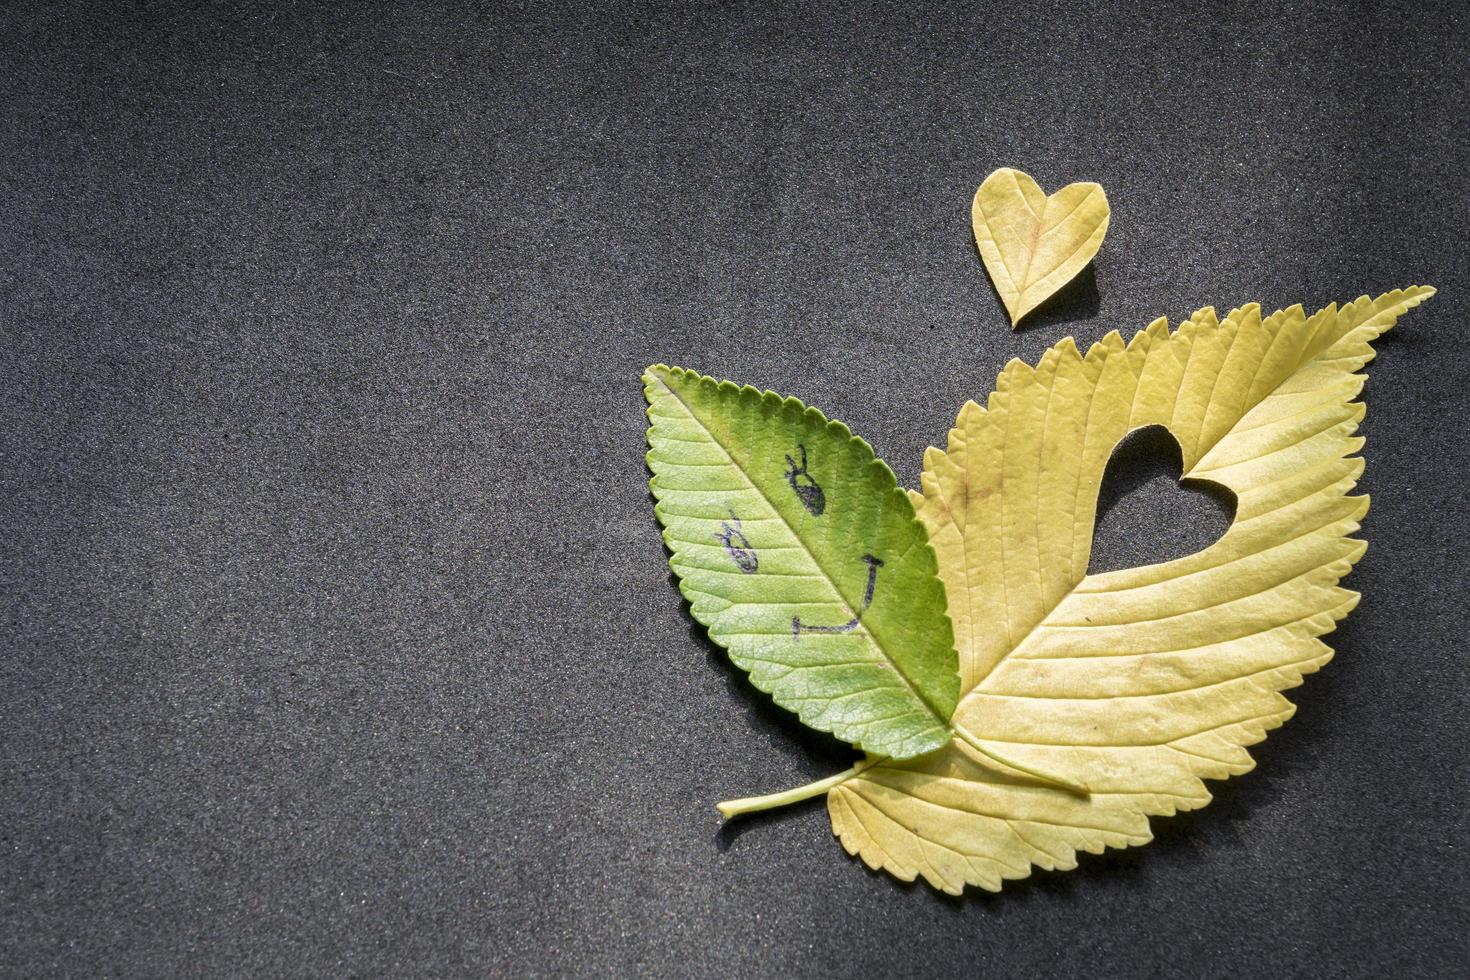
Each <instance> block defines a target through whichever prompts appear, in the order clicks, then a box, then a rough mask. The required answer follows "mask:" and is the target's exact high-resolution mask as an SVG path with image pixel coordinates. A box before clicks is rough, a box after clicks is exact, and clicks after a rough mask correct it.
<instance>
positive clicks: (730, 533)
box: [715, 510, 761, 575]
mask: <svg viewBox="0 0 1470 980" xmlns="http://www.w3.org/2000/svg"><path fill="white" fill-rule="evenodd" d="M731 522H734V523H733V525H732V523H731ZM720 527H721V528H722V530H721V531H719V532H718V533H716V534H715V537H717V538H719V539H720V543H721V544H722V545H724V546H725V553H726V554H728V555H729V556H730V560H731V561H733V562H734V563H735V567H736V568H738V569H740V570H741V571H742V572H744V573H745V574H747V575H753V574H755V572H756V571H757V570H759V569H760V565H761V563H760V558H758V557H757V556H756V553H755V549H754V548H752V547H751V546H750V539H749V538H747V537H746V536H745V533H744V532H743V531H742V530H741V529H740V518H738V517H736V516H735V512H734V511H733V510H732V511H730V520H729V521H721V522H720Z"/></svg>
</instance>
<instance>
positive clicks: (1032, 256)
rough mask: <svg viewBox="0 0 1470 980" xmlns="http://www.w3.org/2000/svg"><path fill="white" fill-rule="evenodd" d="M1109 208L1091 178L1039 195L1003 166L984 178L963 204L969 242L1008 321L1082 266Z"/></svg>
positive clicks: (1098, 242)
mask: <svg viewBox="0 0 1470 980" xmlns="http://www.w3.org/2000/svg"><path fill="white" fill-rule="evenodd" d="M1110 213H1111V212H1110V210H1109V208H1108V196H1107V195H1106V194H1104V193H1103V189H1102V186H1101V185H1099V184H1093V183H1077V184H1068V185H1067V186H1066V187H1063V188H1062V189H1061V190H1059V191H1057V192H1056V193H1055V194H1053V195H1051V196H1050V197H1047V196H1046V192H1045V191H1043V190H1042V189H1041V185H1040V184H1038V183H1036V181H1034V180H1032V179H1031V176H1030V175H1029V174H1024V173H1022V172H1021V171H1019V170H1012V169H1011V168H1010V167H1002V168H1000V169H999V170H997V171H996V172H995V173H993V174H991V175H990V176H989V177H986V178H985V183H983V184H981V185H980V189H979V190H978V191H976V192H975V203H974V205H973V206H972V207H971V209H970V214H971V217H972V219H973V221H974V224H975V243H976V244H977V245H978V246H979V247H980V257H981V258H982V259H984V260H985V269H986V271H988V272H989V273H990V279H991V281H992V282H994V283H995V289H996V292H998V293H1000V298H1001V300H1002V302H1004V303H1005V305H1006V311H1007V312H1008V313H1010V315H1011V326H1012V327H1014V326H1016V324H1018V323H1020V322H1021V318H1022V317H1024V316H1025V315H1026V314H1027V313H1030V312H1031V311H1032V310H1034V309H1036V307H1038V306H1040V305H1041V304H1042V303H1043V302H1045V301H1046V300H1047V298H1048V297H1050V296H1051V295H1052V294H1053V293H1055V292H1056V291H1057V290H1058V289H1061V288H1062V287H1063V286H1065V285H1066V284H1067V283H1069V282H1071V281H1072V280H1073V279H1074V278H1075V277H1076V276H1077V273H1079V272H1081V271H1082V270H1083V269H1085V268H1087V263H1089V262H1091V261H1092V259H1093V256H1095V255H1097V250H1098V249H1099V248H1101V247H1102V241H1103V236H1104V235H1106V234H1107V233H1108V216H1109V214H1110Z"/></svg>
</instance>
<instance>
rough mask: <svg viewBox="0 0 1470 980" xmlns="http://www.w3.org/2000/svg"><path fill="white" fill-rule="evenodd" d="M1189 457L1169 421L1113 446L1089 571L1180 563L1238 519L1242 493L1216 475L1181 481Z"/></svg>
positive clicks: (1102, 487)
mask: <svg viewBox="0 0 1470 980" xmlns="http://www.w3.org/2000/svg"><path fill="white" fill-rule="evenodd" d="M1183 470H1184V458H1183V454H1182V453H1181V452H1180V450H1179V442H1178V440H1176V439H1175V438H1174V434H1173V433H1171V432H1170V431H1169V430H1168V429H1167V428H1165V427H1164V426H1162V425H1150V426H1147V427H1146V428H1142V429H1139V430H1137V431H1135V432H1131V433H1129V434H1128V435H1127V436H1125V437H1124V438H1123V439H1122V440H1120V441H1119V442H1118V445H1117V446H1115V447H1114V448H1113V454H1112V456H1111V457H1109V458H1108V467H1107V470H1106V471H1105V472H1104V473H1103V480H1102V486H1101V488H1100V489H1099V491H1098V496H1097V522H1096V526H1095V527H1094V529H1093V532H1092V558H1091V560H1090V561H1089V562H1088V565H1087V571H1088V574H1097V573H1098V572H1112V571H1117V570H1118V569H1120V568H1133V567H1135V566H1137V565H1152V564H1156V563H1158V562H1164V561H1172V560H1173V559H1175V558H1183V557H1184V556H1185V555H1190V554H1193V553H1194V552H1196V551H1200V550H1203V549H1204V548H1208V547H1209V546H1210V545H1212V544H1214V543H1215V542H1216V541H1217V540H1219V538H1220V535H1222V534H1224V533H1225V532H1226V530H1228V529H1229V527H1230V524H1231V522H1232V521H1234V520H1235V504H1236V501H1235V494H1233V493H1231V492H1230V490H1228V489H1226V488H1225V487H1222V486H1221V485H1220V484H1218V483H1211V482H1210V481H1208V480H1185V481H1182V482H1181V481H1180V475H1181V474H1182V472H1183Z"/></svg>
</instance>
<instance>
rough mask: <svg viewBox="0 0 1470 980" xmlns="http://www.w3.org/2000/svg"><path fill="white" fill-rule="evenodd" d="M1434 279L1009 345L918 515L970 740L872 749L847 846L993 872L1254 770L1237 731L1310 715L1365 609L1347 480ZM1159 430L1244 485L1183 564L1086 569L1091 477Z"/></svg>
mask: <svg viewBox="0 0 1470 980" xmlns="http://www.w3.org/2000/svg"><path fill="white" fill-rule="evenodd" d="M1433 294H1434V290H1433V289H1431V288H1429V287H1427V286H1426V287H1413V288H1410V289H1407V290H1402V291H1396V292H1392V293H1388V294H1386V295H1383V296H1380V297H1379V298H1377V299H1369V298H1368V297H1366V296H1365V297H1363V298H1361V299H1359V300H1357V301H1356V302H1354V303H1351V304H1349V305H1347V306H1345V307H1343V308H1342V309H1338V308H1336V307H1335V306H1331V307H1328V308H1327V309H1325V310H1323V311H1321V312H1320V313H1318V314H1316V315H1315V316H1313V317H1311V318H1310V319H1308V318H1307V317H1305V316H1304V315H1303V313H1302V310H1301V308H1300V307H1293V308H1291V309H1289V310H1284V311H1282V312H1278V313H1275V314H1273V315H1272V316H1270V317H1268V318H1266V319H1264V320H1263V319H1261V315H1260V310H1259V308H1258V307H1256V306H1247V307H1244V308H1243V309H1239V310H1236V311H1234V312H1232V313H1231V314H1230V315H1229V316H1227V317H1226V318H1225V319H1224V320H1223V321H1219V320H1217V319H1216V317H1215V314H1214V311H1213V310H1209V309H1205V310H1201V311H1200V312H1198V313H1196V314H1195V315H1194V317H1193V318H1192V319H1190V320H1189V321H1188V322H1187V323H1185V324H1184V325H1183V326H1181V327H1180V328H1179V330H1178V331H1177V332H1174V333H1170V332H1169V330H1168V327H1167V324H1166V323H1165V322H1164V321H1163V320H1158V321H1156V322H1155V323H1154V324H1152V325H1151V326H1150V327H1148V329H1146V330H1144V331H1143V332H1142V333H1140V334H1138V335H1137V336H1135V337H1134V338H1133V340H1132V341H1131V342H1129V343H1128V344H1127V345H1125V344H1124V343H1123V340H1122V339H1121V338H1120V337H1119V336H1118V334H1117V333H1112V334H1109V335H1108V336H1107V337H1106V338H1104V339H1103V340H1102V342H1100V343H1099V344H1097V345H1095V346H1094V347H1093V348H1092V349H1091V350H1089V351H1088V352H1087V355H1086V356H1085V357H1084V356H1082V355H1081V354H1080V353H1079V352H1078V350H1077V348H1076V345H1075V344H1074V343H1073V342H1072V341H1071V340H1070V339H1068V340H1064V341H1062V342H1061V343H1059V344H1057V345H1056V346H1055V347H1053V348H1052V349H1051V350H1049V351H1048V352H1047V353H1046V354H1045V356H1043V357H1042V359H1041V362H1040V364H1039V365H1038V366H1036V367H1035V368H1032V367H1029V366H1027V365H1024V364H1021V363H1020V362H1018V361H1012V362H1011V364H1010V365H1009V366H1007V368H1006V369H1005V371H1004V373H1003V374H1002V375H1001V377H1000V379H999V383H998V385H997V387H996V390H995V393H994V394H992V395H991V396H990V399H989V403H988V405H987V406H986V407H985V408H981V407H980V406H978V405H976V404H974V403H973V402H972V403H969V404H967V405H965V407H964V408H963V409H962V410H961V412H960V414H959V420H958V424H957V425H956V427H955V428H954V429H953V430H952V431H951V432H950V434H949V447H948V449H947V451H943V452H941V451H939V450H937V449H931V450H929V452H928V454H927V456H926V458H925V466H924V474H923V493H922V494H914V495H913V497H914V501H915V504H916V506H917V509H918V512H919V516H920V518H921V519H922V520H923V521H924V524H925V525H926V527H927V528H928V530H929V535H930V540H931V542H932V544H933V546H934V549H935V552H936V553H937V555H938V558H939V570H940V577H941V578H942V579H943V580H944V583H945V588H946V591H947V593H948V596H949V610H950V615H951V617H952V618H953V621H954V628H955V639H956V644H957V646H958V650H959V657H960V674H961V700H960V703H959V707H958V708H956V710H955V713H954V716H953V719H952V724H953V727H954V728H955V729H956V730H957V731H958V730H960V729H964V730H967V731H968V732H969V733H970V735H971V736H973V737H974V738H975V739H976V740H978V742H979V743H980V744H981V745H982V746H983V747H984V748H987V749H989V750H993V751H994V752H995V753H996V754H997V755H999V756H1000V757H1002V758H1004V759H1006V760H1007V761H1010V760H1014V761H1015V762H1016V763H1019V764H1020V765H1024V766H1026V767H1028V768H1030V769H1033V770H1035V771H1038V772H1046V773H1053V774H1056V775H1057V776H1058V777H1060V778H1063V779H1070V780H1071V781H1074V782H1076V783H1080V784H1082V785H1085V786H1086V787H1087V788H1088V790H1089V791H1090V792H1089V793H1087V794H1078V793H1070V792H1067V791H1065V790H1062V789H1058V788H1056V786H1055V785H1048V784H1047V783H1045V782H1042V781H1039V780H1037V779H1033V778H1027V777H1025V776H1024V775H1023V774H1021V773H1019V772H1017V771H1015V769H1014V768H1008V767H1006V766H1004V765H1001V764H999V763H998V762H997V761H996V758H995V757H994V756H991V757H987V755H985V754H982V753H980V752H977V751H975V750H974V749H973V748H971V747H970V746H968V745H965V744H963V743H962V742H960V741H952V742H951V743H950V744H949V745H948V746H946V747H945V748H942V749H940V750H938V751H937V752H934V753H932V754H930V755H926V756H923V757H921V758H918V759H912V760H908V761H906V762H894V761H891V760H880V759H874V758H870V759H869V760H868V761H867V762H866V763H865V764H864V767H861V771H858V772H856V773H855V774H853V775H852V776H850V777H849V778H847V779H844V780H843V781H841V782H840V783H839V784H838V785H836V786H835V787H834V788H832V789H831V791H830V792H829V794H828V810H829V812H830V814H831V817H832V826H833V829H834V831H835V833H836V834H837V835H838V836H839V837H840V838H841V840H842V843H843V846H844V847H846V849H847V850H848V851H849V852H850V853H853V854H856V855H859V856H860V857H861V858H862V859H863V860H864V861H865V862H867V864H868V865H870V866H871V867H874V868H884V869H886V870H888V871H889V872H891V873H892V874H894V875H896V876H898V877H899V878H902V879H904V880H909V881H911V880H913V879H914V877H915V876H917V875H922V876H923V877H924V879H925V880H927V881H928V882H929V883H930V884H932V885H933V886H934V887H936V888H940V889H943V890H944V891H947V892H951V893H959V892H960V891H961V890H962V889H963V887H964V886H965V885H967V884H970V885H979V886H980V887H982V888H987V889H991V890H997V889H999V887H1000V885H1001V882H1002V880H1003V879H1008V878H1022V877H1025V876H1026V875H1028V874H1030V872H1031V868H1032V866H1040V867H1043V868H1071V867H1074V866H1075V865H1076V860H1077V857H1076V856H1077V852H1078V851H1090V852H1094V853H1095V852H1099V851H1101V850H1102V849H1103V848H1105V847H1124V846H1128V845H1131V844H1141V843H1144V842H1146V841H1148V840H1149V839H1150V831H1149V825H1148V818H1149V817H1150V816H1151V815H1167V814H1173V813H1174V812H1176V811H1179V810H1189V809H1193V808H1196V807H1199V806H1203V805H1204V804H1205V803H1207V802H1208V801H1209V799H1210V794H1209V791H1208V790H1207V789H1206V788H1205V785H1204V783H1203V780H1204V779H1224V778H1226V777H1228V776H1232V775H1238V774H1240V773H1243V772H1246V771H1248V770H1249V769H1250V768H1251V767H1252V766H1253V764H1254V763H1253V762H1252V760H1251V758H1250V755H1249V754H1248V753H1247V752H1246V746H1249V745H1252V744H1254V743H1256V742H1259V741H1260V740H1261V739H1263V738H1264V737H1265V733H1266V732H1267V731H1268V730H1270V729H1273V728H1275V727H1277V726H1278V725H1280V724H1281V723H1282V722H1284V721H1285V720H1286V719H1287V718H1289V717H1290V716H1291V714H1292V712H1293V710H1294V708H1293V706H1292V705H1291V703H1290V702H1289V701H1287V700H1286V698H1285V697H1283V696H1282V694H1281V693H1280V692H1281V691H1283V690H1285V689H1287V688H1291V687H1294V686H1296V685H1297V684H1299V683H1300V682H1301V679H1302V676H1303V675H1304V674H1308V673H1311V672H1312V671H1315V670H1316V669H1317V668H1319V667H1321V666H1322V665H1323V664H1325V663H1326V662H1327V661H1328V659H1329V658H1331V656H1332V651H1331V649H1330V648H1329V647H1328V646H1327V645H1326V644H1325V643H1323V642H1322V640H1321V639H1320V637H1321V636H1322V635H1323V634H1325V633H1327V632H1329V631H1331V630H1332V629H1333V628H1334V626H1335V624H1336V621H1337V620H1339V619H1341V618H1342V617H1343V616H1345V615H1346V614H1347V612H1348V611H1349V610H1350V609H1352V607H1353V606H1354V604H1355V603H1356V602H1357V599H1358V597H1357V595H1356V594H1355V593H1353V592H1349V591H1347V590H1346V589H1343V588H1340V587H1339V586H1338V584H1337V583H1338V581H1339V580H1340V579H1341V578H1342V577H1343V576H1344V575H1346V574H1347V572H1348V571H1349V570H1350V569H1351V568H1352V565H1353V563H1354V562H1355V561H1357V560H1358V558H1360V557H1361V556H1362V554H1363V551H1364V549H1365V548H1366V547H1367V546H1366V545H1365V544H1364V543H1363V542H1362V541H1358V540H1354V539H1353V538H1351V537H1350V535H1351V534H1352V533H1353V532H1354V531H1356V530H1357V528H1358V522H1359V520H1360V519H1361V518H1362V516H1363V514H1364V513H1365V512H1366V511H1367V509H1368V500H1367V498H1366V497H1355V496H1351V495H1350V493H1351V491H1352V489H1353V486H1354V484H1355V483H1356V481H1357V477H1358V475H1359V474H1360V473H1361V472H1362V469H1363V461H1362V460H1361V459H1356V458H1352V456H1353V454H1354V453H1355V452H1357V451H1358V449H1359V448H1360V447H1361V446H1362V444H1363V441H1362V439H1361V438H1358V437H1357V436H1356V435H1355V434H1354V433H1355V432H1356V430H1357V424H1358V421H1359V420H1360V419H1361V418H1362V417H1363V406H1362V404H1361V403H1358V402H1355V401H1354V399H1355V398H1356V397H1357V395H1358V392H1359V391H1360V390H1361V388H1362V385H1363V376H1362V375H1361V374H1357V373H1355V372H1356V371H1357V370H1358V369H1359V368H1360V367H1362V366H1363V365H1364V364H1365V363H1367V362H1368V360H1369V359H1371V358H1372V356H1373V351H1372V349H1371V347H1370V342H1371V341H1373V340H1374V339H1375V338H1376V337H1377V336H1378V335H1379V334H1381V333H1383V332H1384V331H1385V330H1387V329H1389V328H1390V327H1391V326H1393V324H1394V321H1395V320H1396V319H1397V318H1398V317H1399V315H1400V314H1402V313H1404V312H1405V311H1407V310H1409V309H1411V308H1412V307H1414V306H1417V305H1418V304H1419V303H1420V302H1422V301H1423V300H1425V299H1427V298H1428V297H1429V296H1432V295H1433ZM1151 425H1162V426H1166V427H1167V428H1168V430H1169V431H1170V432H1171V433H1173V435H1174V437H1175V438H1176V439H1177V440H1178V441H1179V445H1180V447H1181V450H1182V454H1183V460H1184V477H1185V478H1186V479H1191V480H1209V481H1213V482H1215V483H1217V484H1220V485H1223V486H1225V487H1228V488H1229V489H1230V490H1232V491H1234V493H1235V494H1236V497H1237V499H1238V507H1237V512H1236V516H1235V520H1234V522H1233V523H1232V525H1231V527H1230V528H1229V530H1228V531H1227V532H1226V533H1225V534H1224V536H1222V537H1221V538H1220V540H1219V541H1217V542H1216V543H1215V544H1213V545H1211V546H1210V547H1208V548H1206V549H1205V550H1203V551H1200V552H1198V553H1196V554H1193V555H1190V556H1188V557H1186V558H1181V559H1179V560H1177V561H1171V562H1166V563H1163V564H1158V565H1149V566H1144V567H1140V568H1133V569H1128V570H1124V571H1118V572H1108V573H1105V574H1098V575H1088V574H1087V564H1088V556H1089V551H1090V549H1091V543H1092V532H1093V520H1094V512H1095V509H1096V504H1097V494H1098V485H1099V483H1100V481H1101V478H1102V475H1103V470H1104V468H1105V466H1106V465H1107V461H1108V456H1109V454H1110V453H1111V452H1112V450H1113V447H1114V446H1115V445H1116V444H1117V443H1118V441H1119V440H1120V439H1122V438H1123V437H1124V436H1125V435H1127V434H1128V433H1129V432H1131V431H1133V430H1135V429H1139V428H1141V427H1144V426H1151Z"/></svg>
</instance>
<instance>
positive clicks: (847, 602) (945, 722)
mask: <svg viewBox="0 0 1470 980" xmlns="http://www.w3.org/2000/svg"><path fill="white" fill-rule="evenodd" d="M654 377H655V378H657V379H658V383H659V384H661V385H663V388H664V390H665V391H667V392H668V393H669V394H670V395H672V396H674V399H675V400H676V401H677V402H678V403H679V404H680V405H681V406H683V408H684V411H685V412H687V413H688V414H689V417H690V418H691V419H693V420H694V422H695V424H697V425H698V426H699V427H700V428H701V429H703V430H704V432H705V434H706V435H708V436H709V438H710V441H711V442H713V443H714V444H715V445H716V446H718V447H720V452H722V453H724V454H725V458H726V459H728V460H729V461H730V465H731V466H732V467H733V468H734V469H735V472H737V473H739V474H740V477H741V479H743V480H744V481H745V482H746V483H748V484H749V485H750V488H751V489H752V490H754V491H755V492H756V493H758V494H760V495H761V499H762V500H764V501H765V502H766V506H768V507H770V508H771V512H772V513H774V514H775V515H776V516H777V517H778V518H780V519H781V523H782V524H783V525H785V527H786V530H787V531H789V532H790V533H791V536H792V538H794V539H795V540H796V541H797V542H799V543H800V544H801V546H802V550H803V551H805V552H806V554H807V557H809V558H810V559H811V560H812V564H813V565H815V566H816V569H817V571H819V572H821V573H822V577H823V578H824V579H826V580H827V584H828V585H830V586H831V587H832V591H833V592H835V593H836V594H837V597H838V598H839V599H840V600H841V601H842V604H843V605H844V606H846V607H847V611H848V612H849V613H852V615H853V616H854V618H856V619H858V628H859V629H861V630H862V631H863V633H864V634H866V635H867V637H868V638H869V639H870V640H871V641H872V643H873V646H875V647H876V648H877V650H878V652H879V653H880V654H881V655H882V656H883V659H884V660H885V661H887V663H888V666H889V668H890V669H891V670H892V671H893V673H894V675H895V676H896V677H898V679H899V680H900V681H902V682H903V684H904V686H905V687H907V688H908V689H909V691H910V692H911V693H912V694H913V695H914V697H915V698H917V699H918V701H919V703H920V704H922V705H923V706H924V707H925V708H926V709H927V710H928V711H929V713H930V714H931V715H933V716H934V718H935V719H936V720H937V721H938V723H939V725H940V727H942V728H948V727H949V718H948V717H947V716H946V715H945V714H944V713H943V712H941V711H939V710H938V709H937V708H935V706H934V705H933V704H932V703H931V702H930V700H929V698H928V697H926V696H925V695H924V692H923V691H921V690H920V689H919V688H918V687H916V686H915V685H914V683H913V681H911V680H909V678H908V676H907V675H906V674H905V673H904V672H903V671H902V670H900V669H899V666H898V663H897V662H896V661H894V659H893V657H891V656H890V655H889V653H888V650H887V648H886V647H885V646H884V644H883V642H882V640H880V639H879V637H878V635H877V633H876V632H874V630H873V628H872V627H871V626H870V625H869V624H868V623H867V622H866V621H864V620H863V619H862V618H861V617H859V616H858V615H857V613H856V612H855V606H854V605H853V603H852V600H851V599H849V598H848V597H847V594H846V593H844V592H843V591H842V588H841V587H840V586H839V585H838V584H837V581H836V579H834V578H833V577H832V575H831V573H830V572H828V571H827V568H826V566H825V565H823V564H822V561H821V559H820V558H818V557H817V554H816V552H815V551H814V550H813V549H812V547H811V545H810V544H808V543H807V541H806V539H805V538H803V537H802V536H801V534H800V533H798V532H797V530H796V528H795V527H794V526H793V525H792V524H791V522H790V521H789V520H787V519H786V515H785V514H783V513H782V512H781V509H780V508H779V507H777V506H776V502H775V501H774V500H772V499H771V496H770V494H768V493H766V491H765V489H764V488H763V487H761V486H760V484H758V483H756V482H755V481H754V480H752V479H751V478H750V474H749V473H747V472H745V468H744V467H743V466H741V465H740V464H739V463H738V462H736V460H735V457H734V455H733V454H732V453H731V452H730V449H729V447H728V446H726V445H725V443H724V441H723V440H721V439H720V437H719V435H718V434H717V433H716V432H715V431H714V430H713V429H711V428H710V427H709V426H708V425H706V424H705V422H704V420H703V419H701V418H700V417H699V415H698V413H696V412H695V411H694V408H693V406H691V405H690V404H689V403H688V402H687V401H685V400H684V397H683V396H682V395H680V394H679V392H677V391H675V390H674V388H673V386H672V385H670V384H669V383H668V381H666V380H665V379H664V378H663V376H661V375H659V374H657V373H655V374H654ZM895 489H896V488H895ZM915 520H917V518H915ZM926 533H927V532H926Z"/></svg>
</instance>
